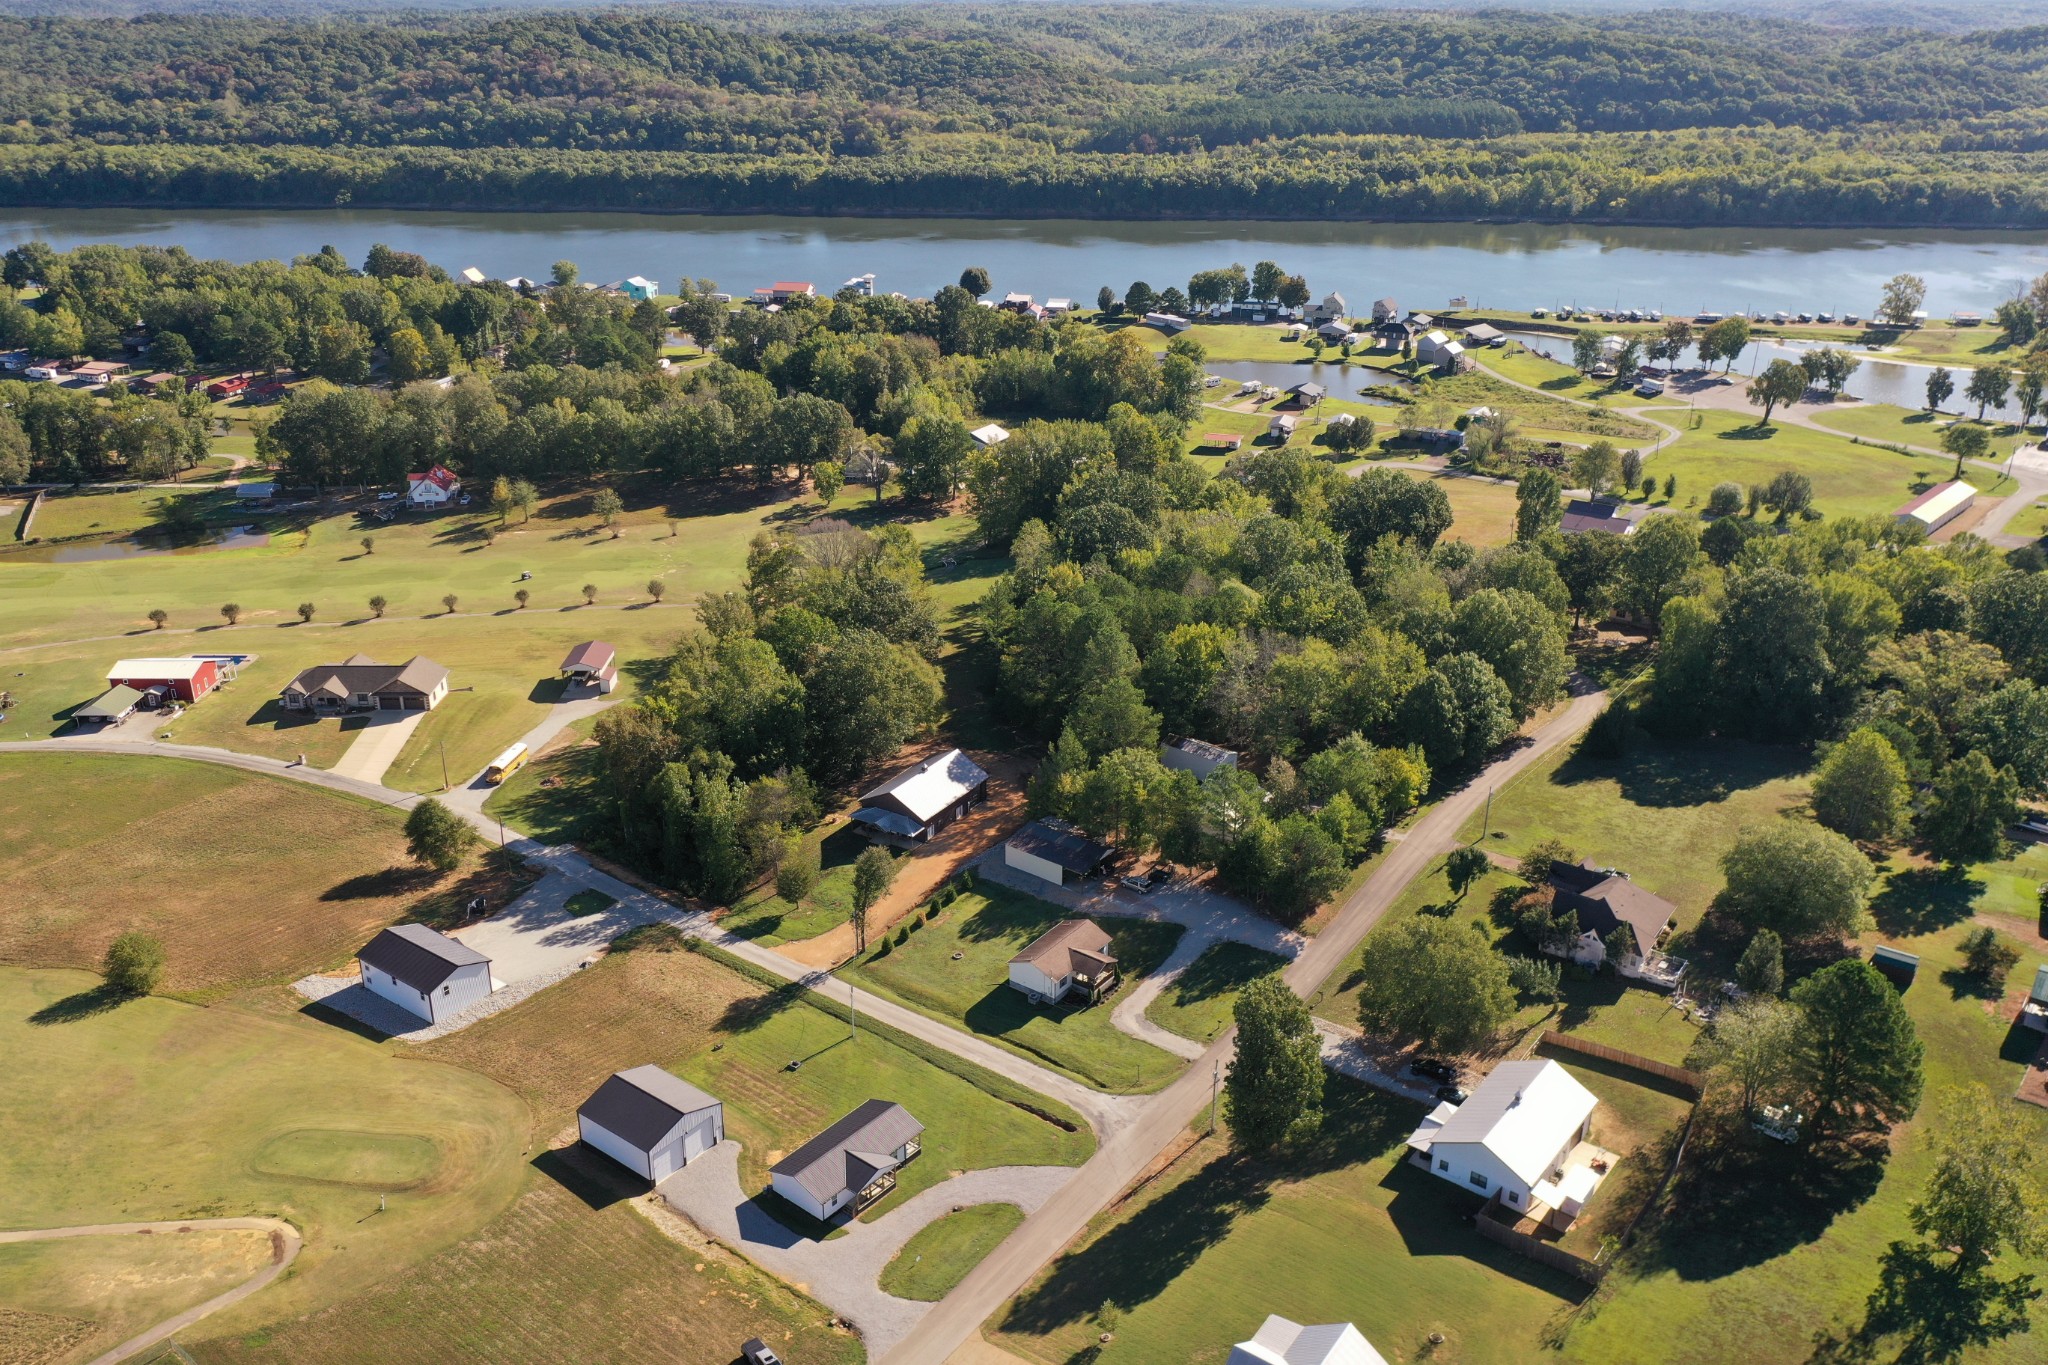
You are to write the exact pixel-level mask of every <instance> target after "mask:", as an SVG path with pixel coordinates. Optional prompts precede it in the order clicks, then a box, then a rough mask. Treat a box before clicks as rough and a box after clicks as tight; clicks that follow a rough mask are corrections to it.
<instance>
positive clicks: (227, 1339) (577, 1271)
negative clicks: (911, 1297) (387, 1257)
mask: <svg viewBox="0 0 2048 1365" xmlns="http://www.w3.org/2000/svg"><path fill="white" fill-rule="evenodd" d="M542 1161H543V1162H544V1163H545V1164H546V1166H547V1169H546V1170H545V1171H544V1172H543V1171H541V1170H530V1172H529V1174H528V1178H527V1180H526V1188H525V1190H524V1191H523V1192H522V1193H521V1195H520V1196H519V1198H518V1199H517V1200H516V1201H515V1202H514V1203H513V1204H512V1206H511V1207H510V1208H509V1209H507V1210H506V1211H505V1213H504V1214H503V1215H501V1216H500V1217H499V1218H497V1219H496V1220H495V1221H493V1222H491V1223H490V1224H488V1225H487V1226H485V1227H484V1228H482V1229H481V1230H479V1231H477V1232H475V1233H473V1234H472V1235H469V1236H466V1237H464V1238H462V1239H461V1240H460V1241H459V1242H458V1243H456V1245H454V1246H452V1247H450V1248H449V1249H448V1250H447V1251H445V1252H443V1253H442V1254H441V1255H439V1256H436V1257H434V1258H433V1259H432V1260H429V1261H427V1262H426V1263H425V1264H423V1265H421V1266H419V1267H418V1268H417V1269H415V1270H414V1271H413V1272H412V1273H410V1274H407V1275H404V1276H399V1277H394V1278H392V1279H390V1280H388V1281H386V1282H385V1283H382V1284H379V1285H377V1286H376V1287H375V1288H374V1289H372V1290H371V1291H369V1292H367V1293H364V1294H361V1295H358V1296H357V1297H355V1298H352V1299H349V1300H347V1301H346V1302H344V1303H341V1304H337V1305H335V1306H334V1307H332V1308H329V1309H326V1310H325V1311H322V1312H317V1313H313V1314H310V1315H308V1316H305V1317H302V1318H298V1319H295V1320H293V1321H290V1322H286V1323H282V1324H279V1325H277V1326H274V1327H271V1328H267V1329H263V1330H259V1331H252V1332H245V1333H241V1334H238V1335H233V1336H217V1337H214V1338H213V1339H211V1340H200V1341H196V1342H195V1341H193V1340H191V1339H190V1338H191V1336H192V1335H195V1334H203V1333H206V1332H207V1331H209V1330H210V1329H212V1328H213V1327H214V1325H215V1324H214V1323H212V1322H211V1321H209V1322H207V1323H204V1324H202V1325H201V1326H200V1327H199V1328H198V1329H196V1333H194V1334H188V1335H187V1339H186V1345H187V1346H188V1348H189V1349H190V1350H191V1351H192V1354H193V1356H194V1357H195V1358H196V1359H198V1360H199V1361H200V1362H202V1365H245V1363H246V1365H286V1363H287V1362H289V1365H400V1362H413V1361H417V1360H420V1359H422V1358H423V1357H424V1356H425V1355H427V1354H429V1353H431V1354H433V1355H435V1356H438V1357H440V1358H443V1359H449V1360H479V1361H481V1360H488V1361H492V1362H495V1363H496V1365H558V1362H562V1361H574V1360H602V1361H605V1362H608V1365H727V1362H729V1361H731V1360H733V1359H734V1358H736V1356H737V1355H738V1353H739V1343H740V1342H742V1341H744V1340H745V1339H746V1338H748V1337H751V1336H759V1337H761V1338H763V1339H764V1340H767V1341H769V1342H772V1343H773V1344H774V1346H775V1348H776V1349H777V1350H778V1351H780V1352H782V1353H783V1354H784V1357H785V1358H786V1359H789V1360H792V1361H798V1360H800V1361H804V1362H807V1363H808V1362H817V1365H858V1362H860V1361H862V1360H863V1359H865V1353H864V1352H863V1351H862V1349H861V1346H860V1343H859V1342H858V1341H857V1340H856V1339H855V1338H853V1337H852V1336H851V1335H849V1334H847V1333H845V1332H841V1331H835V1330H834V1329H833V1328H831V1327H830V1326H829V1325H828V1323H829V1318H830V1314H829V1313H828V1312H827V1311H826V1310H825V1309H824V1308H822V1307H820V1306H819V1305H818V1304H816V1303H814V1302H812V1301H811V1300H809V1299H807V1298H805V1297H804V1296H803V1295H802V1294H801V1293H799V1292H797V1291H796V1290H793V1289H790V1288H789V1287H787V1286H785V1285H783V1284H781V1283H780V1282H778V1281H776V1280H775V1279H773V1278H772V1277H770V1276H768V1275H766V1274H764V1273H762V1272H761V1271H759V1270H756V1269H755V1268H754V1267H752V1266H751V1265H748V1264H747V1263H746V1262H744V1261H741V1260H739V1259H738V1258H736V1257H733V1256H730V1255H728V1254H726V1253H725V1252H723V1251H722V1250H720V1249H719V1248H717V1247H715V1246H712V1245H710V1244H708V1243H705V1242H703V1241H702V1239H701V1238H697V1237H695V1236H694V1235H693V1234H692V1233H691V1232H690V1231H689V1230H687V1229H677V1230H676V1233H675V1235H670V1234H669V1233H668V1232H665V1231H664V1230H663V1228H661V1227H658V1226H656V1224H655V1223H654V1222H653V1221H651V1220H650V1219H649V1218H647V1217H643V1216H642V1215H641V1214H640V1213H639V1212H637V1211H636V1210H635V1208H634V1207H633V1205H632V1203H631V1202H630V1201H629V1198H628V1196H627V1193H626V1191H625V1190H624V1189H623V1188H622V1187H621V1185H620V1184H619V1183H616V1181H615V1178H614V1177H613V1176H612V1174H611V1173H610V1172H609V1171H606V1170H604V1169H602V1166H603V1163H604V1158H603V1157H599V1156H596V1155H595V1154H583V1153H578V1152H576V1151H573V1150H572V1151H567V1152H554V1153H548V1154H547V1155H546V1156H544V1157H543V1158H542ZM537 1164H538V1163H537ZM685 1239H687V1240H685Z"/></svg>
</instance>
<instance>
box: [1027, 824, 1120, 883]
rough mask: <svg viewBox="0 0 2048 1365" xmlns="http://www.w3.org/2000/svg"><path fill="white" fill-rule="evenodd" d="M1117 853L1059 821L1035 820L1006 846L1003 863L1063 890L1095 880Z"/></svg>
mask: <svg viewBox="0 0 2048 1365" xmlns="http://www.w3.org/2000/svg"><path fill="white" fill-rule="evenodd" d="M1114 853H1115V850H1113V849H1111V848H1110V847H1109V846H1108V845H1106V844H1098V843H1096V842H1095V841H1094V840H1093V839H1090V838H1089V837H1088V836H1087V835H1085V834H1083V833H1081V831H1080V830H1078V829H1075V828H1074V827H1073V826H1072V825H1069V824H1067V823H1065V822H1064V821H1060V820H1033V821H1032V822H1031V823H1030V824H1028V825H1026V826H1024V828H1022V829H1020V830H1018V831H1017V832H1016V833H1015V834H1012V835H1011V836H1010V838H1009V841H1008V842H1007V843H1005V844H1004V845H1003V862H1004V864H1005V865H1006V866H1009V867H1014V868H1016V869H1017V870H1018V871H1019V872H1028V873H1030V874H1031V875H1032V876H1034V877H1037V878H1038V879H1039V880H1040V881H1046V882H1051V883H1052V884H1053V885H1054V886H1063V885H1065V884H1066V883H1067V882H1069V881H1076V880H1079V879H1081V878H1084V877H1089V876H1093V875H1094V874H1095V873H1096V872H1098V871H1099V870H1101V868H1102V865H1103V864H1104V863H1106V862H1108V861H1109V860H1110V858H1111V857H1112V856H1114Z"/></svg>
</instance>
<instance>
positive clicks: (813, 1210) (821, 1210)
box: [768, 1174, 851, 1222]
mask: <svg viewBox="0 0 2048 1365" xmlns="http://www.w3.org/2000/svg"><path fill="white" fill-rule="evenodd" d="M768 1185H769V1188H771V1189H773V1190H774V1191H775V1192H776V1193H777V1194H779V1195H781V1196H782V1197H783V1198H784V1199H787V1200H788V1201H789V1202H790V1203H792V1204H794V1205H796V1206H797V1207H798V1208H800V1209H802V1210H803V1211H804V1212H805V1213H808V1214H809V1215H811V1217H813V1218H815V1219H817V1220H818V1221H820V1222H823V1221H824V1220H825V1219H827V1218H830V1217H831V1216H832V1215H833V1214H834V1213H837V1212H838V1211H839V1209H840V1207H841V1206H842V1205H843V1204H845V1203H846V1201H847V1199H849V1198H850V1197H851V1194H850V1192H849V1191H846V1190H841V1191H840V1192H839V1193H838V1194H836V1195H834V1196H833V1197H832V1200H831V1202H830V1203H827V1204H820V1203H819V1202H818V1201H817V1200H815V1199H813V1198H811V1192H810V1191H809V1190H806V1189H805V1188H804V1187H803V1186H802V1185H799V1184H798V1183H797V1182H796V1181H795V1180H792V1179H791V1178H790V1177H788V1176H786V1175H773V1174H771V1175H770V1176H769V1177H768Z"/></svg>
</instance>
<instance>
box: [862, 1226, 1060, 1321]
mask: <svg viewBox="0 0 2048 1365" xmlns="http://www.w3.org/2000/svg"><path fill="white" fill-rule="evenodd" d="M1023 1221H1024V1210H1022V1209H1020V1208H1018V1207H1017V1206H1016V1205H1015V1204H976V1205H974V1206H972V1207H971V1208H965V1209H961V1210H960V1211H959V1212H957V1213H948V1214H945V1215H943V1216H941V1217H939V1218H937V1219H934V1220H933V1221H932V1222H930V1223H927V1224H925V1225H924V1226H923V1227H922V1228H919V1229H918V1230H917V1232H916V1234H915V1235H913V1236H912V1237H911V1239H910V1240H909V1241H908V1242H905V1243H904V1244H903V1250H901V1251H899V1252H897V1253H896V1257H895V1259H894V1260H892V1261H890V1262H889V1264H888V1265H886V1266H884V1267H883V1268H882V1276H881V1281H880V1283H881V1286H882V1291H883V1292H884V1293H886V1294H894V1295H895V1296H896V1297H897V1298H899V1299H917V1300H920V1301H922V1302H925V1303H937V1302H938V1301H939V1300H940V1299H943V1298H945V1297H946V1295H948V1294H950V1293H951V1292H952V1291H953V1286H955V1285H957V1284H959V1283H960V1281H962V1280H964V1279H966V1278H967V1272H968V1271H970V1270H972V1269H974V1267H976V1266H978V1265H980V1264H981V1262H982V1258H983V1257H985V1256H987V1255H988V1254H989V1253H990V1252H991V1251H994V1250H995V1249H996V1248H997V1247H998V1246H1001V1245H1002V1243H1003V1239H1005V1238H1006V1237H1008V1236H1009V1235H1010V1234H1011V1233H1013V1232H1015V1231H1016V1230H1017V1226H1018V1224H1020V1223H1022V1222H1023Z"/></svg>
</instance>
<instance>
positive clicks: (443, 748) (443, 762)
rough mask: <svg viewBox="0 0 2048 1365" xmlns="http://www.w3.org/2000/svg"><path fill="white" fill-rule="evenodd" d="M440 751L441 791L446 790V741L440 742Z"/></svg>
mask: <svg viewBox="0 0 2048 1365" xmlns="http://www.w3.org/2000/svg"><path fill="white" fill-rule="evenodd" d="M440 749H441V790H442V791H447V790H448V741H447V740H445V739H444V740H442V741H441V742H440Z"/></svg>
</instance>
